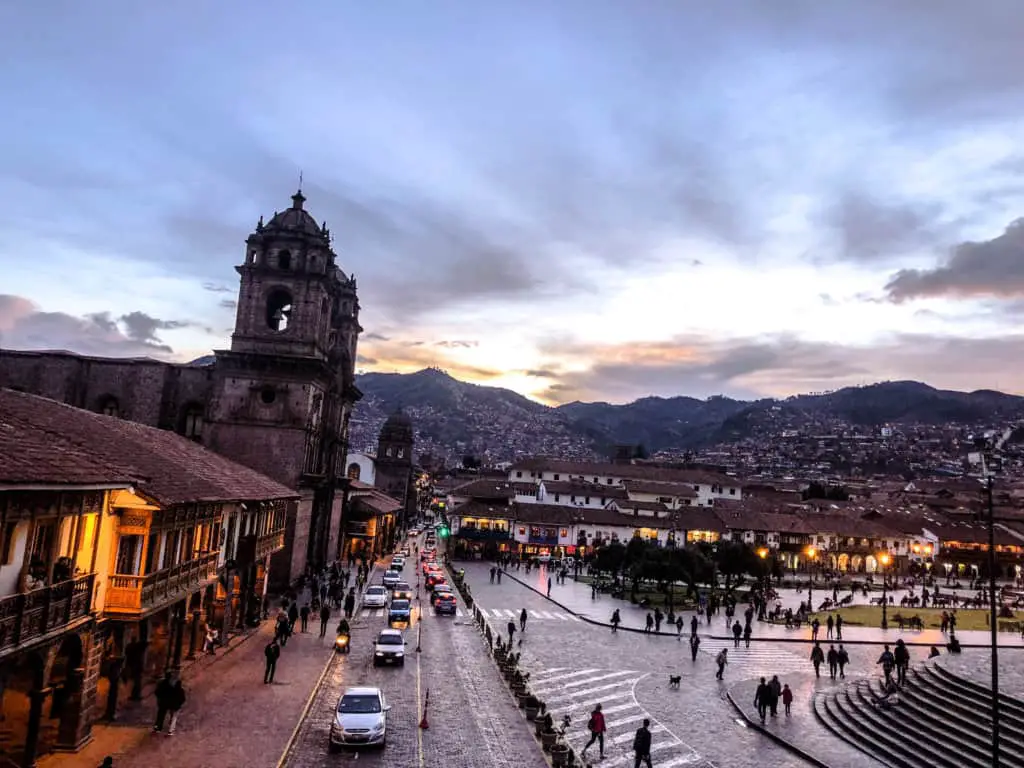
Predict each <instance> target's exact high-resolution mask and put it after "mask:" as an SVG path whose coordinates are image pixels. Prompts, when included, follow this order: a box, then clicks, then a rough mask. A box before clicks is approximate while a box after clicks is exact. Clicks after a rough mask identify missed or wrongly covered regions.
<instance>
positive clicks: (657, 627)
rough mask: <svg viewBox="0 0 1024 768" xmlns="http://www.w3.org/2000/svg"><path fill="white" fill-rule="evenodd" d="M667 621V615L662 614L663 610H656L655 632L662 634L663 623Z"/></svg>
mask: <svg viewBox="0 0 1024 768" xmlns="http://www.w3.org/2000/svg"><path fill="white" fill-rule="evenodd" d="M664 620H665V614H663V613H662V612H661V608H655V609H654V631H655V632H658V633H660V632H661V622H663V621H664Z"/></svg>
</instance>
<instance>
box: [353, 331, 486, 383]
mask: <svg viewBox="0 0 1024 768" xmlns="http://www.w3.org/2000/svg"><path fill="white" fill-rule="evenodd" d="M463 349H465V347H457V346H454V347H453V346H447V347H445V346H438V345H436V344H427V343H426V342H423V341H406V340H401V339H395V340H391V341H371V342H369V343H363V341H362V340H360V344H359V350H360V352H359V355H358V362H359V364H360V365H363V366H367V369H369V370H373V371H378V372H382V373H391V372H397V373H412V372H414V371H419V370H422V369H423V368H442V369H444V370H445V371H447V372H448V373H449V374H451V375H452V376H454V377H455V378H457V379H463V380H470V381H489V380H492V379H496V378H499V377H500V376H503V375H504V372H503V371H500V370H497V369H495V368H487V367H484V366H480V365H474V364H473V363H468V362H466V361H464V360H458V359H456V358H454V357H451V353H452V351H453V350H455V351H459V350H463Z"/></svg>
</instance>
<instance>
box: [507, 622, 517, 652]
mask: <svg viewBox="0 0 1024 768" xmlns="http://www.w3.org/2000/svg"><path fill="white" fill-rule="evenodd" d="M515 633H516V623H515V622H514V621H512V620H511V619H509V622H508V647H509V648H511V647H512V636H513V635H514V634H515Z"/></svg>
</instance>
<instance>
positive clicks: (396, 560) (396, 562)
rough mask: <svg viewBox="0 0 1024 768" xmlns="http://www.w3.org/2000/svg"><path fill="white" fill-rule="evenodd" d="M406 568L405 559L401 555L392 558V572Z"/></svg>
mask: <svg viewBox="0 0 1024 768" xmlns="http://www.w3.org/2000/svg"><path fill="white" fill-rule="evenodd" d="M404 567H405V558H404V557H402V556H401V555H395V556H394V557H392V558H391V570H393V571H400V570H402V568H404Z"/></svg>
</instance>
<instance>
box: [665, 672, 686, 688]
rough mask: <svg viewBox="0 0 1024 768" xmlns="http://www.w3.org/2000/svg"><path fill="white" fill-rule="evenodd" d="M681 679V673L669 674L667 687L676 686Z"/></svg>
mask: <svg viewBox="0 0 1024 768" xmlns="http://www.w3.org/2000/svg"><path fill="white" fill-rule="evenodd" d="M682 679H683V676H682V675H669V676H668V687H669V688H678V687H679V682H680V681H681V680H682Z"/></svg>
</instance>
